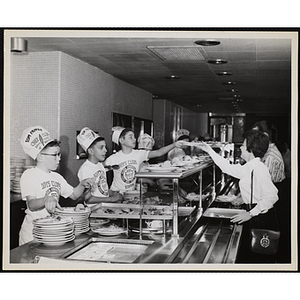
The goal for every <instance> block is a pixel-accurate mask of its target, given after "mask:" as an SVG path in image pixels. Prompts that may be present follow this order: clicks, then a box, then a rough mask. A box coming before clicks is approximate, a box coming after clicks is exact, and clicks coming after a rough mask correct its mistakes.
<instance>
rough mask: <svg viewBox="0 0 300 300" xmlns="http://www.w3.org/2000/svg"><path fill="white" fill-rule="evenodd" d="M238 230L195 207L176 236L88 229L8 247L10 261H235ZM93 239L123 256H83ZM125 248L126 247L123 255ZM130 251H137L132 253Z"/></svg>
mask: <svg viewBox="0 0 300 300" xmlns="http://www.w3.org/2000/svg"><path fill="white" fill-rule="evenodd" d="M241 231H242V226H241V225H234V224H232V223H230V221H229V220H228V219H226V218H210V217H203V216H201V215H200V214H199V211H198V210H195V211H194V213H193V214H192V215H191V216H189V217H185V218H184V219H182V220H181V221H180V223H179V236H178V237H174V236H172V235H171V234H169V233H165V234H157V235H155V234H153V235H143V239H142V240H141V239H140V237H139V234H136V233H132V232H129V233H127V234H122V235H120V236H118V237H112V238H107V237H105V238H104V237H100V236H99V235H97V234H95V233H93V232H91V231H89V232H88V233H84V234H80V235H78V236H77V237H76V239H75V240H73V241H71V242H68V243H66V244H64V245H60V246H55V247H53V246H48V245H44V244H41V243H38V242H36V241H31V242H29V243H27V244H24V245H22V246H20V247H17V248H14V249H12V250H11V251H10V263H34V262H38V259H39V258H40V257H47V258H55V259H61V260H64V261H66V260H67V261H74V260H77V261H78V260H83V261H85V260H89V262H91V261H95V262H103V263H105V262H109V263H136V264H151V263H155V264H174V263H175V264H176V263H177V264H178V263H182V264H205V263H218V264H228V263H229V264H230V263H234V262H235V257H236V254H237V251H238V245H239V240H240V236H241ZM95 243H98V244H99V243H102V244H104V243H105V245H107V246H108V247H109V249H108V250H110V249H112V248H115V250H114V251H117V247H111V245H118V247H119V250H118V251H119V252H120V251H123V256H120V255H119V257H120V258H119V260H118V259H116V257H117V256H116V255H117V254H116V255H115V256H114V255H113V253H111V255H110V256H106V257H105V255H102V256H101V257H102V259H99V257H98V258H93V257H90V258H89V259H86V255H87V254H86V253H84V251H85V249H86V250H88V248H87V246H89V247H90V245H91V244H95ZM122 245H124V247H123V249H122ZM120 247H121V248H120ZM120 249H121V250H120ZM126 249H127V250H126ZM80 251H81V252H82V253H81V255H80ZM126 251H129V252H127V255H126ZM133 251H140V252H137V253H138V255H136V256H134V255H132V253H133ZM85 252H87V251H85ZM77 254H78V255H77ZM129 254H130V255H129ZM112 257H114V259H112Z"/></svg>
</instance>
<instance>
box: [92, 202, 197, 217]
mask: <svg viewBox="0 0 300 300" xmlns="http://www.w3.org/2000/svg"><path fill="white" fill-rule="evenodd" d="M194 209H195V207H185V206H182V207H181V206H179V207H178V216H182V217H183V216H189V215H190V214H191V213H192V211H193V210H194ZM109 212H111V213H109ZM90 217H91V218H110V219H140V205H138V204H122V203H102V205H101V207H100V208H99V209H98V210H95V211H94V212H92V213H91V215H90ZM142 219H149V220H172V219H173V205H169V206H168V205H144V206H143V215H142Z"/></svg>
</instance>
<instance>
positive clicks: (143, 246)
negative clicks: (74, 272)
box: [62, 238, 153, 263]
mask: <svg viewBox="0 0 300 300" xmlns="http://www.w3.org/2000/svg"><path fill="white" fill-rule="evenodd" d="M152 244H153V241H140V240H139V241H135V240H124V239H120V240H115V241H112V240H107V239H105V238H100V239H99V238H91V239H89V240H87V241H86V242H84V243H82V244H81V245H79V246H78V247H76V248H74V249H72V250H70V251H69V252H67V253H65V254H64V255H63V257H62V258H65V259H67V260H71V261H90V262H111V263H133V262H134V261H135V260H136V259H138V258H139V256H141V255H142V254H143V253H145V252H146V251H147V249H148V247H149V246H151V245H152Z"/></svg>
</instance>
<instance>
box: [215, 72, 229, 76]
mask: <svg viewBox="0 0 300 300" xmlns="http://www.w3.org/2000/svg"><path fill="white" fill-rule="evenodd" d="M216 74H217V75H220V76H230V75H232V72H226V71H224V72H218V73H216Z"/></svg>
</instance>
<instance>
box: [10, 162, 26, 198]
mask: <svg viewBox="0 0 300 300" xmlns="http://www.w3.org/2000/svg"><path fill="white" fill-rule="evenodd" d="M25 162H26V159H25V158H21V157H11V158H10V187H11V190H12V191H13V192H15V193H21V188H20V178H21V175H22V173H23V171H24V165H25Z"/></svg>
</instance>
